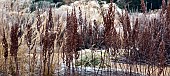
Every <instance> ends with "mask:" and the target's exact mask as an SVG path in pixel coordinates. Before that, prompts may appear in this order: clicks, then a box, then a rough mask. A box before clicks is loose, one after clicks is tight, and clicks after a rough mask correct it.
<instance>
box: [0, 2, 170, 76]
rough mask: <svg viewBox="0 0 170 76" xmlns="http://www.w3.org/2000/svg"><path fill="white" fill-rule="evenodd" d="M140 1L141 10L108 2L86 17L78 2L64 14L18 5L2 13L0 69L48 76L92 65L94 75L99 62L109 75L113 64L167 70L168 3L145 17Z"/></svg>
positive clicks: (16, 75)
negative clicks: (97, 15) (94, 16)
mask: <svg viewBox="0 0 170 76" xmlns="http://www.w3.org/2000/svg"><path fill="white" fill-rule="evenodd" d="M141 5H142V13H139V14H142V16H140V15H139V16H136V17H133V18H132V15H131V13H129V12H128V11H127V9H126V8H125V9H124V11H122V12H121V13H115V12H116V6H115V5H114V4H113V3H112V2H111V3H110V4H109V7H108V8H107V9H105V10H103V9H101V8H102V6H100V7H99V8H98V10H100V11H102V12H100V16H101V17H102V20H101V21H98V20H100V19H98V20H96V19H89V18H88V16H87V13H88V12H89V11H84V10H82V8H81V7H73V9H72V10H71V11H70V10H67V14H66V15H67V16H66V19H61V18H62V15H56V14H55V13H54V11H55V10H54V9H53V7H52V6H49V7H47V8H46V9H45V10H44V9H40V8H37V10H35V12H34V14H35V15H32V14H29V13H27V14H25V13H23V12H20V11H19V10H18V13H17V14H16V13H14V14H15V15H11V14H8V13H7V14H2V15H3V16H2V19H1V27H0V29H1V45H0V50H1V51H0V60H1V62H0V74H1V71H2V73H3V74H4V75H13V76H23V75H29V76H37V75H38V76H53V75H60V72H61V70H63V69H64V75H66V76H70V75H77V73H76V71H77V68H81V69H82V68H84V67H85V68H86V67H91V68H94V72H95V75H97V74H99V70H96V69H95V68H98V69H102V70H103V69H104V70H105V69H106V70H107V71H108V72H109V74H108V75H109V76H112V75H114V74H113V73H112V72H113V69H114V71H116V72H117V71H120V69H121V70H122V71H124V72H125V73H124V74H123V75H124V76H126V75H130V76H133V74H134V73H140V74H141V75H144V76H145V75H148V76H169V75H170V74H169V73H170V72H169V70H170V68H169V63H170V52H169V51H170V50H169V49H170V41H169V40H170V4H168V5H166V4H165V0H162V9H160V11H158V13H156V14H155V15H157V16H156V17H155V18H151V17H148V15H149V16H151V14H150V13H152V12H148V11H146V5H145V3H144V0H141ZM11 7H12V6H11ZM11 7H7V8H11ZM13 8H14V7H12V8H11V9H8V10H6V11H13V10H15V9H13ZM44 11H45V14H46V16H45V17H44V16H43V15H42V14H44ZM77 11H78V13H77ZM116 21H118V23H116V24H115V22H116ZM85 49H89V50H90V52H87V51H85ZM102 50H104V51H102ZM83 51H84V52H83ZM96 53H97V54H96ZM62 66H64V68H63V67H62ZM96 71H97V72H96ZM82 72H84V71H82ZM127 72H128V74H127ZM80 74H81V73H80Z"/></svg>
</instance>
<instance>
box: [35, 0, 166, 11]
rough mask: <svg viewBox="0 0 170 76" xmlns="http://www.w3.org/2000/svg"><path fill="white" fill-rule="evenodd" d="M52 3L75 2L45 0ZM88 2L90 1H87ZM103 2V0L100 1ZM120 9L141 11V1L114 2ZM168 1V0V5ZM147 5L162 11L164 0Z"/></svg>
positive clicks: (149, 7) (155, 0) (122, 0)
mask: <svg viewBox="0 0 170 76" xmlns="http://www.w3.org/2000/svg"><path fill="white" fill-rule="evenodd" d="M38 1H44V0H35V1H34V2H38ZM45 1H50V2H52V3H57V2H63V4H68V3H69V2H71V1H74V0H45ZM87 1H88V0H87ZM98 1H101V0H98ZM102 1H106V2H110V0H102ZM113 1H114V2H115V3H116V4H118V6H119V7H120V8H123V7H124V5H126V6H127V8H128V10H138V11H141V8H140V7H141V6H140V0H113ZM167 1H168V0H166V3H167ZM145 4H146V5H147V10H150V9H151V10H153V9H160V8H161V4H162V0H145Z"/></svg>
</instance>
